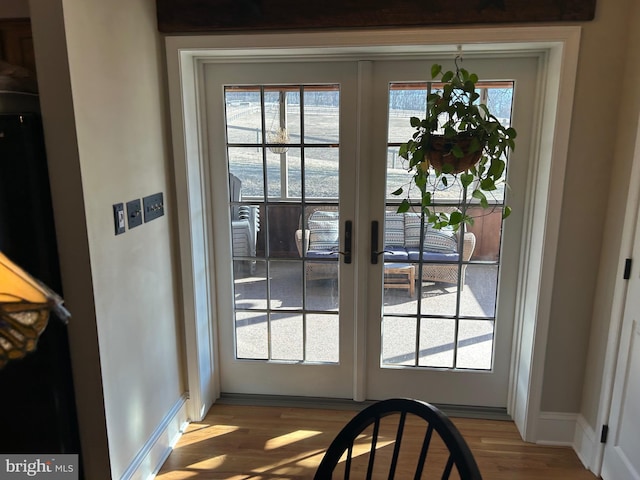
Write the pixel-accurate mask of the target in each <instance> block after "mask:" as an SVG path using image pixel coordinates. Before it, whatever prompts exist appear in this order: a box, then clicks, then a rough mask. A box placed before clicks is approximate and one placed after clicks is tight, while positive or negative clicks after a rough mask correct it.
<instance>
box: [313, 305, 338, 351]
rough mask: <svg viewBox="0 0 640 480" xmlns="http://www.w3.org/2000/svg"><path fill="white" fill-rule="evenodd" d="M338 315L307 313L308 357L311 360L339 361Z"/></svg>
mask: <svg viewBox="0 0 640 480" xmlns="http://www.w3.org/2000/svg"><path fill="white" fill-rule="evenodd" d="M339 333H340V331H339V321H338V315H320V314H314V313H310V314H307V358H306V360H307V361H309V362H332V363H338V361H339V345H340V338H339Z"/></svg>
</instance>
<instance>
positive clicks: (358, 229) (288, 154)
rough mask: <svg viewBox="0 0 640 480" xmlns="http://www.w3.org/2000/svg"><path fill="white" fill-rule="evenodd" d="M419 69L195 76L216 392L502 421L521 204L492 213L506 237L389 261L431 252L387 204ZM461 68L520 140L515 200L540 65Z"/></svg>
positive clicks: (478, 234)
mask: <svg viewBox="0 0 640 480" xmlns="http://www.w3.org/2000/svg"><path fill="white" fill-rule="evenodd" d="M429 65H430V62H428V61H426V60H424V59H421V60H419V61H417V60H402V61H400V60H389V59H380V60H374V61H371V60H368V61H359V60H353V61H351V60H344V61H339V62H331V61H322V62H320V61H318V62H287V63H283V62H269V61H260V62H255V63H250V64H249V63H237V64H209V65H207V66H206V67H205V77H204V78H205V82H206V86H205V93H206V116H207V125H208V132H207V134H208V143H207V145H208V148H209V152H208V153H209V158H210V159H211V161H210V165H209V166H210V177H209V178H210V186H211V188H210V192H211V201H212V202H213V205H214V206H215V208H214V211H215V212H216V214H215V218H214V219H213V227H214V228H213V230H214V236H215V238H214V243H215V264H216V275H215V279H216V285H215V291H216V299H217V300H216V303H217V306H218V311H217V313H218V319H217V326H218V330H217V346H218V352H219V359H220V362H219V365H220V372H221V390H222V391H223V392H228V393H259V394H277V395H304V396H318V397H339V398H356V399H365V398H366V399H379V398H385V397H389V396H412V397H417V398H421V399H424V400H427V401H431V402H435V403H449V404H466V405H486V406H499V407H503V406H505V405H506V401H507V387H508V370H509V357H510V344H511V336H512V328H511V319H512V318H513V315H514V312H513V309H514V297H515V295H514V292H513V291H512V290H511V289H513V287H514V284H515V278H516V276H517V263H518V254H519V236H520V231H521V220H520V219H521V217H522V211H523V209H524V206H523V197H524V196H523V194H522V190H523V188H522V189H520V191H519V192H518V193H517V194H515V195H511V194H506V193H505V194H504V195H503V196H500V195H499V196H498V197H497V198H496V199H495V202H496V207H497V209H498V210H499V208H500V206H501V205H502V204H503V203H504V201H506V200H508V203H509V205H510V206H511V207H512V208H513V211H514V214H512V217H510V219H509V220H508V222H507V223H505V225H504V227H503V225H502V223H501V221H500V220H499V219H496V215H492V216H489V217H490V218H484V217H481V222H479V223H480V224H481V225H478V226H476V227H475V230H474V229H472V228H470V229H469V231H467V232H460V233H459V234H458V236H457V237H456V238H457V239H454V238H450V239H449V240H450V241H451V245H450V249H451V251H450V252H445V253H446V254H445V255H444V256H442V255H438V254H437V253H434V255H431V256H428V258H427V257H424V256H420V258H418V259H413V260H402V261H398V260H397V259H394V258H393V256H392V255H389V252H391V251H393V250H394V248H398V249H402V248H405V247H407V246H410V243H409V242H410V240H409V239H410V238H412V239H414V240H415V238H419V237H422V238H425V236H426V230H425V229H424V226H423V225H422V226H421V224H420V221H419V217H418V219H417V223H416V218H415V217H416V216H410V215H408V214H404V215H400V216H399V215H398V214H395V209H396V208H397V203H398V202H399V200H400V199H398V198H394V197H393V196H392V195H391V194H390V192H391V191H393V190H395V188H396V187H397V186H398V185H397V182H402V181H403V178H404V177H403V168H404V166H403V165H402V164H401V163H400V159H399V158H398V157H397V147H398V144H399V142H401V141H406V139H408V138H409V136H410V135H411V133H412V132H410V127H409V121H408V118H409V116H420V114H421V113H420V108H421V107H420V105H421V104H422V103H421V102H423V99H424V98H425V97H426V92H427V91H428V90H429V89H431V88H437V85H431V84H429V83H428V82H426V76H427V74H428V70H429V69H428V66H429ZM465 68H467V69H470V70H472V71H475V72H477V73H478V74H479V76H480V78H483V79H484V78H486V79H490V80H491V82H487V83H486V84H485V87H484V92H485V94H486V95H489V97H490V98H491V101H493V102H494V103H495V105H496V107H497V106H498V103H497V102H502V103H503V104H504V105H502V104H501V105H500V108H501V109H502V111H503V112H504V117H505V120H506V121H508V122H511V123H512V124H513V125H514V126H516V127H517V128H518V131H519V137H518V146H517V151H516V152H513V154H512V155H511V158H510V159H509V162H508V163H509V167H508V175H509V184H510V185H511V186H512V187H513V186H516V185H524V184H525V177H526V172H527V152H528V150H529V144H528V142H529V140H528V132H529V131H531V128H532V125H531V122H532V118H533V116H532V115H531V112H532V111H533V110H534V108H533V99H534V97H535V88H534V84H535V78H536V74H535V72H536V68H537V59H536V58H534V57H531V58H513V59H508V61H505V60H504V59H501V61H497V60H473V61H469V65H465ZM421 99H422V100H421ZM404 174H405V175H406V171H405V172H404ZM501 195H502V194H501ZM445 207H447V206H446V205H443V208H445ZM376 224H377V225H378V230H377V232H378V233H377V235H376V234H375V229H374V227H375V225H376ZM416 235H417V237H416ZM463 237H464V240H465V241H466V240H468V241H469V242H472V243H473V244H474V245H473V247H472V248H471V250H469V249H468V248H467V247H466V246H465V245H466V244H464V241H463ZM376 241H377V243H378V246H376V245H374V244H375V243H376ZM423 242H424V240H423ZM418 243H419V244H420V245H422V247H424V243H421V242H418ZM385 252H386V253H385ZM474 252H475V253H474ZM432 253H433V252H432ZM440 253H442V252H440ZM447 255H448V256H447Z"/></svg>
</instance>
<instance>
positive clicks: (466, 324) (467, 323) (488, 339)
mask: <svg viewBox="0 0 640 480" xmlns="http://www.w3.org/2000/svg"><path fill="white" fill-rule="evenodd" d="M492 355H493V321H491V320H460V325H459V330H458V359H457V365H456V366H457V367H458V368H473V369H476V370H490V369H491V358H492Z"/></svg>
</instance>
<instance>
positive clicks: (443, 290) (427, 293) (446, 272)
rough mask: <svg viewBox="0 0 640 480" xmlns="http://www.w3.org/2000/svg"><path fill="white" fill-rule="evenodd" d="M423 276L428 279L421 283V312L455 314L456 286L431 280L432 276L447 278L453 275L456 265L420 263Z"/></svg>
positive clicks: (427, 313) (426, 313)
mask: <svg viewBox="0 0 640 480" xmlns="http://www.w3.org/2000/svg"><path fill="white" fill-rule="evenodd" d="M422 268H423V278H425V277H428V278H429V280H428V281H424V282H423V284H422V313H423V314H424V315H450V316H454V315H455V314H456V302H457V301H458V287H457V285H455V284H451V283H445V282H441V281H437V282H436V281H433V279H434V278H447V277H450V276H451V275H455V273H454V272H456V271H457V268H458V265H442V264H434V263H425V264H423V265H422Z"/></svg>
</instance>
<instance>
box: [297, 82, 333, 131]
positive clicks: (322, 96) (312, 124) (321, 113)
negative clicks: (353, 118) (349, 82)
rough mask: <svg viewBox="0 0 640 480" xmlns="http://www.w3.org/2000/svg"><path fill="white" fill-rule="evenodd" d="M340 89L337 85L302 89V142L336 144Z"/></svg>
mask: <svg viewBox="0 0 640 480" xmlns="http://www.w3.org/2000/svg"><path fill="white" fill-rule="evenodd" d="M339 107H340V90H339V87H338V86H337V85H333V86H331V85H329V86H323V87H322V88H321V89H314V88H313V87H305V89H304V143H306V144H318V143H320V144H327V143H331V144H337V143H339V141H340V135H339V134H340V124H339V117H338V114H339V112H340V108H339Z"/></svg>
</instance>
